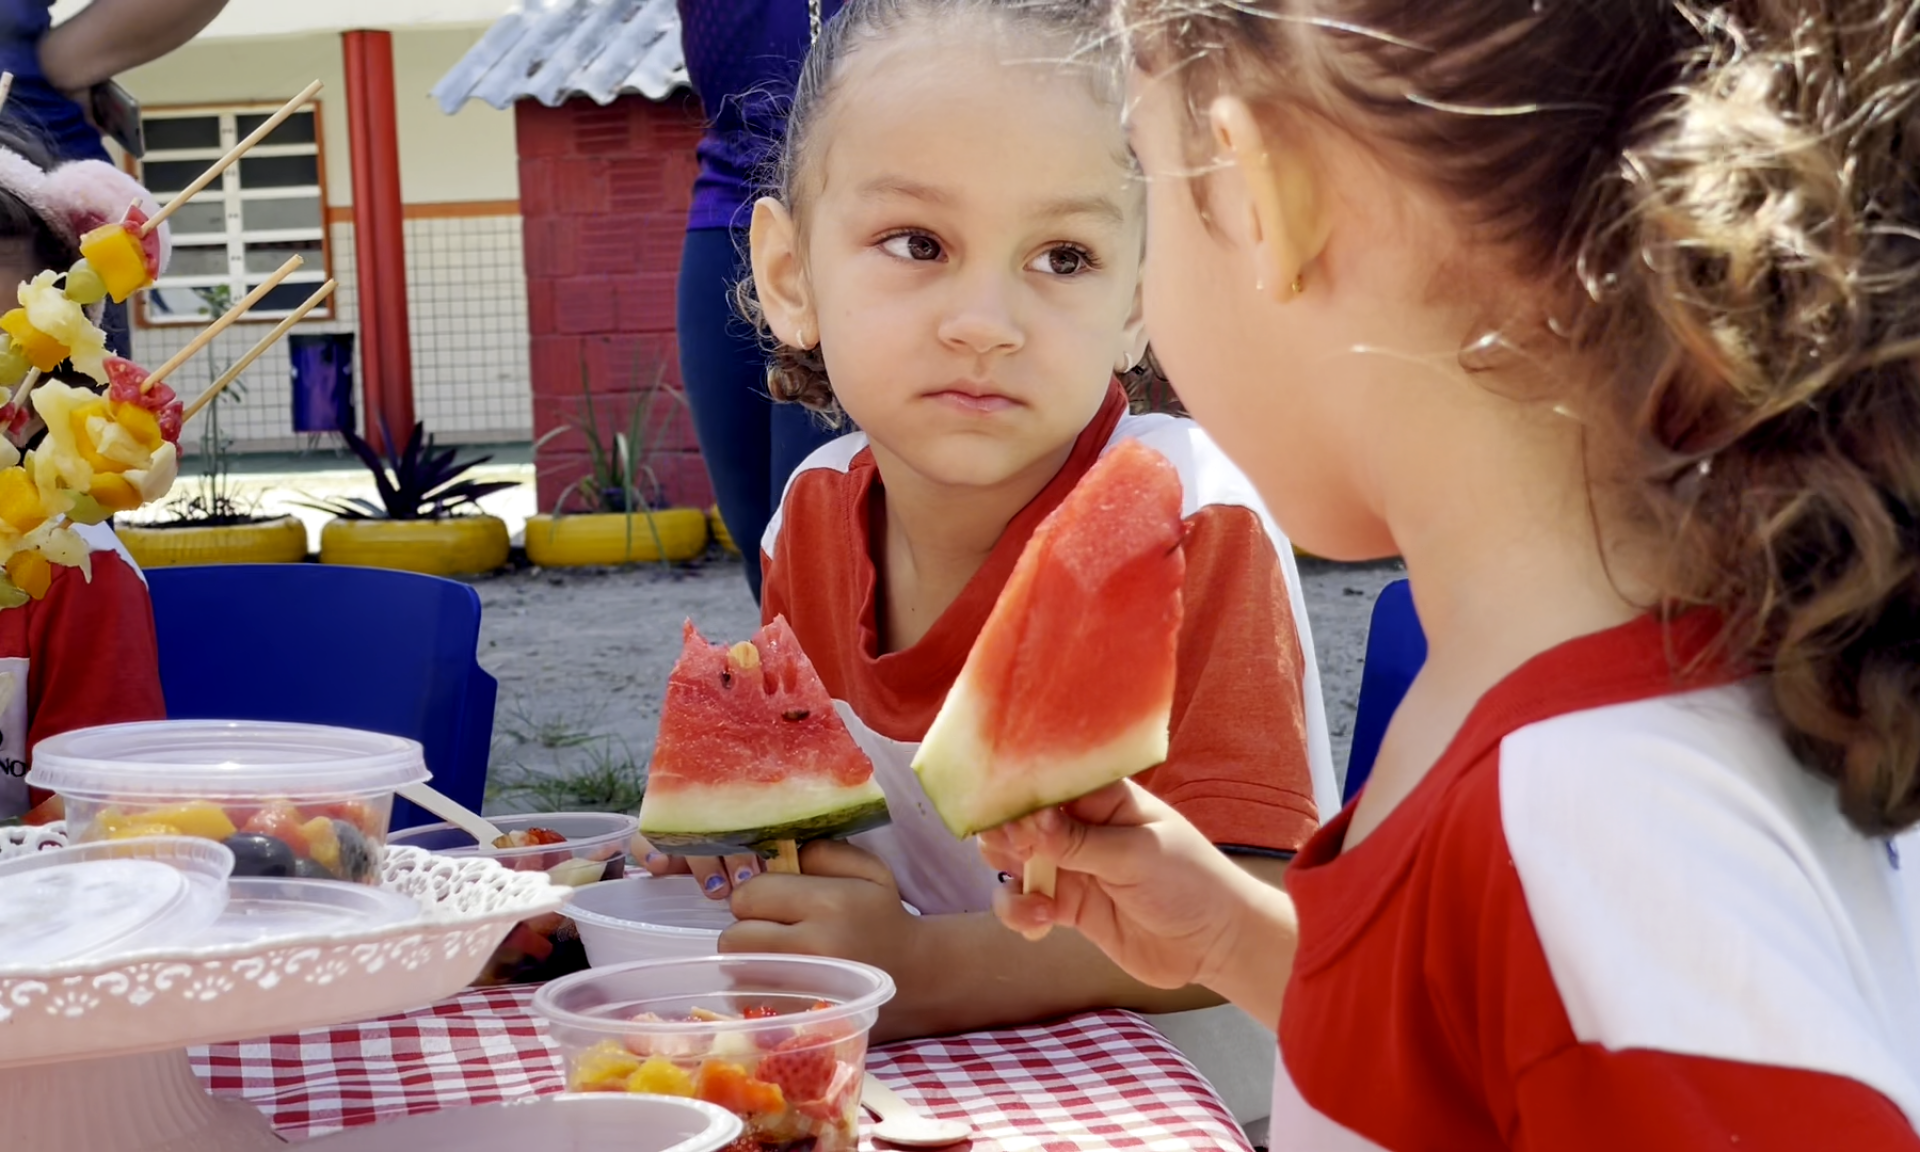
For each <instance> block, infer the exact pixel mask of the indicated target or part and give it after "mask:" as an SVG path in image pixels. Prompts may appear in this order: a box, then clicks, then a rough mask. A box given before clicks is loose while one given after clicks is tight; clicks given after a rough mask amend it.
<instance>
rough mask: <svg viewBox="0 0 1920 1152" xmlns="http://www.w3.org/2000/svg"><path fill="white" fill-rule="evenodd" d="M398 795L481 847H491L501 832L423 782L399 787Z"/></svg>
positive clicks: (475, 813) (482, 818)
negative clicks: (467, 836)
mask: <svg viewBox="0 0 1920 1152" xmlns="http://www.w3.org/2000/svg"><path fill="white" fill-rule="evenodd" d="M400 795H401V796H402V797H404V798H406V799H408V800H411V801H413V802H414V803H415V804H418V805H420V807H422V808H425V809H426V810H427V811H429V812H431V813H433V814H434V815H435V816H438V817H440V819H442V820H445V821H446V822H447V823H449V824H451V825H453V826H454V827H456V828H458V829H460V830H461V831H462V832H465V833H466V834H467V835H469V836H471V837H473V839H474V841H475V842H476V843H478V844H479V845H480V847H482V848H491V847H493V846H494V841H496V840H498V839H500V837H501V835H502V833H501V831H500V829H498V828H495V827H494V826H493V824H492V822H491V821H489V820H488V819H487V818H486V817H485V816H482V815H480V813H478V812H474V811H472V810H470V809H468V808H467V806H466V805H465V804H462V803H460V802H459V801H458V800H455V799H454V798H453V797H451V796H448V795H447V794H445V793H444V792H437V791H435V790H434V789H433V788H431V787H429V786H428V785H425V784H406V785H402V786H401V788H400Z"/></svg>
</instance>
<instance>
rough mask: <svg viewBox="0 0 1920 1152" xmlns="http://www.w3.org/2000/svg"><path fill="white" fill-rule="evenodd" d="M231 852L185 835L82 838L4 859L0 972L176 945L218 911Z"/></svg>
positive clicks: (1, 870) (0, 898)
mask: <svg viewBox="0 0 1920 1152" xmlns="http://www.w3.org/2000/svg"><path fill="white" fill-rule="evenodd" d="M232 871H233V853H232V852H230V851H228V850H227V848H226V846H225V845H223V844H216V843H214V842H213V841H211V840H200V839H196V838H192V837H185V836H156V837H148V838H144V839H139V840H123V841H114V842H110V843H104V844H84V845H81V846H79V847H75V848H60V849H54V850H51V851H43V852H36V853H34V854H33V855H31V856H21V857H17V858H15V859H12V860H9V861H7V862H5V863H4V864H0V940H5V941H6V942H7V944H6V948H5V950H4V952H3V953H0V970H8V969H11V970H15V971H21V970H25V971H36V970H40V969H44V968H48V967H51V966H53V965H56V964H62V963H66V962H68V961H73V960H85V959H90V958H95V957H103V956H106V955H109V954H113V953H122V952H132V951H137V950H140V949H144V948H158V947H165V946H168V945H173V944H178V943H181V942H182V941H184V940H186V939H189V938H191V937H192V936H193V935H195V934H196V933H198V932H201V931H203V930H205V929H206V927H207V926H208V925H210V924H212V923H213V922H214V921H215V920H216V919H218V918H219V916H220V913H221V910H222V908H224V907H225V905H226V902H227V884H226V881H227V875H228V873H230V872H232Z"/></svg>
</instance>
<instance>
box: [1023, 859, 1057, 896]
mask: <svg viewBox="0 0 1920 1152" xmlns="http://www.w3.org/2000/svg"><path fill="white" fill-rule="evenodd" d="M1059 876H1060V866H1059V864H1058V863H1057V862H1056V861H1055V860H1054V859H1053V858H1052V857H1051V856H1030V857H1028V858H1027V866H1026V868H1025V869H1023V870H1022V871H1021V873H1020V891H1022V892H1023V893H1025V894H1026V895H1028V896H1045V897H1047V898H1048V899H1052V897H1053V885H1054V882H1055V881H1056V880H1057V879H1059Z"/></svg>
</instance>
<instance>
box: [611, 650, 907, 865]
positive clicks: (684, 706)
mask: <svg viewBox="0 0 1920 1152" xmlns="http://www.w3.org/2000/svg"><path fill="white" fill-rule="evenodd" d="M886 822H887V800H886V796H885V795H884V794H883V793H882V792H881V791H880V785H879V783H878V782H877V781H875V780H874V778H873V764H872V762H871V761H869V760H868V759H867V757H866V754H865V753H863V752H861V751H860V747H859V745H857V744H855V743H854V742H853V737H852V735H850V734H849V733H848V732H847V726H846V725H845V724H844V723H842V722H841V720H840V715H839V713H837V712H835V711H834V710H833V699H832V697H830V696H828V695H827V687H826V685H824V684H822V683H821V682H820V675H819V673H817V672H815V671H814V670H813V664H812V663H811V662H809V661H808V660H807V655H806V653H804V652H802V651H801V650H800V642H799V641H798V640H797V639H795V638H794V635H793V629H792V628H790V627H788V626H787V621H786V618H785V617H780V616H776V617H774V620H773V623H771V624H768V625H767V626H766V627H764V628H762V629H760V631H759V632H757V633H755V634H754V637H753V639H752V640H751V641H743V642H741V643H739V644H735V645H734V646H733V647H731V648H728V647H724V646H722V645H719V644H709V643H708V642H707V641H706V638H705V637H703V636H701V635H700V632H699V630H698V629H696V628H695V627H694V626H693V622H692V621H691V620H689V621H688V622H687V626H686V632H685V646H684V647H683V648H682V649H681V651H680V660H679V662H678V663H676V664H675V665H674V666H673V674H672V675H671V676H669V677H668V678H667V702H666V707H665V708H664V709H662V711H661V714H660V735H659V738H658V740H657V741H656V742H655V744H654V750H653V763H652V765H651V766H650V767H649V769H648V771H647V791H646V794H645V796H643V797H642V798H641V802H640V834H641V835H643V836H645V837H646V838H647V840H648V841H649V842H650V843H652V844H653V846H654V847H655V848H658V849H659V850H660V851H662V852H665V853H667V854H669V855H676V856H719V855H725V854H726V853H729V852H740V851H743V850H751V851H757V852H761V853H763V854H772V853H773V852H774V851H775V850H776V846H777V845H778V844H780V842H782V841H804V840H818V839H823V838H825V837H830V836H851V835H853V834H854V833H855V832H864V831H866V830H867V829H869V828H876V827H878V826H880V825H882V824H885V823H886Z"/></svg>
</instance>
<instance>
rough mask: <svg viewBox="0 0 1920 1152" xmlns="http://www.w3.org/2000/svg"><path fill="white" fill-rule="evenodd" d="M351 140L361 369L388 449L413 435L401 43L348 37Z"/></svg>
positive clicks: (374, 426) (359, 34)
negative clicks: (386, 432)
mask: <svg viewBox="0 0 1920 1152" xmlns="http://www.w3.org/2000/svg"><path fill="white" fill-rule="evenodd" d="M341 41H342V48H343V51H344V54H345V61H346V72H347V125H348V131H347V135H348V138H349V141H350V143H351V145H352V152H353V239H354V245H353V247H354V254H355V256H356V258H357V261H358V264H359V267H358V269H357V270H356V277H355V279H356V280H357V282H358V284H359V289H360V299H359V305H358V307H359V313H360V340H361V351H360V363H361V369H362V379H363V380H364V381H365V384H364V391H365V394H366V404H367V417H366V428H367V438H368V439H369V440H370V441H372V442H373V443H374V444H375V445H376V446H379V447H384V446H385V445H384V440H385V438H384V437H383V436H381V435H380V425H381V422H382V420H383V419H384V420H385V422H386V425H387V427H388V428H390V429H392V430H393V435H394V436H395V438H404V437H405V436H406V435H407V433H408V432H409V431H410V430H411V429H412V428H413V342H412V337H411V333H410V330H409V327H408V322H407V239H406V227H405V224H404V217H403V215H402V208H401V203H400V133H399V129H398V126H397V124H396V122H395V114H394V95H393V36H392V34H391V33H388V32H377V31H356V32H343V33H341Z"/></svg>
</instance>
